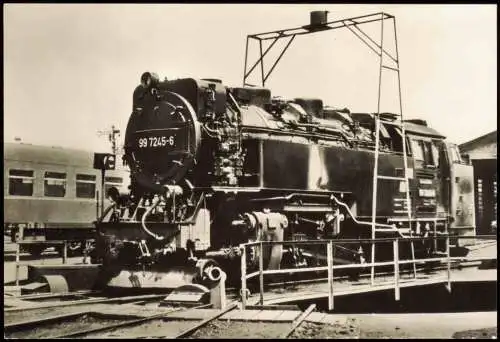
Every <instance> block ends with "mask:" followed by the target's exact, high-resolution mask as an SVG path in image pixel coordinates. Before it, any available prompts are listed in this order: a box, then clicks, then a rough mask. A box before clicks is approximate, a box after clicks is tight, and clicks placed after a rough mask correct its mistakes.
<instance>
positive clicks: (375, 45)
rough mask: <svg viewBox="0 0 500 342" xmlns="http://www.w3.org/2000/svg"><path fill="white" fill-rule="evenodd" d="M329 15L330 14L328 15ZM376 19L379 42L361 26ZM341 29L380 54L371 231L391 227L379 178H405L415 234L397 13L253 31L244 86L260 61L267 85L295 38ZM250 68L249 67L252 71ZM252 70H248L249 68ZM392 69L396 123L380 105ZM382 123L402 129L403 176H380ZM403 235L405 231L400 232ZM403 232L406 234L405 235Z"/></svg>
mask: <svg viewBox="0 0 500 342" xmlns="http://www.w3.org/2000/svg"><path fill="white" fill-rule="evenodd" d="M325 18H326V17H325ZM388 20H391V21H392V23H393V28H394V29H393V30H394V46H395V56H394V55H392V54H391V53H389V52H388V51H387V50H386V49H384V21H388ZM373 22H380V32H381V33H380V42H376V41H375V39H373V38H372V37H370V35H369V34H367V33H366V32H365V31H363V30H362V29H361V28H360V27H359V26H360V25H363V24H368V23H373ZM341 28H347V29H348V30H349V31H350V32H352V33H353V34H354V35H355V36H356V37H357V38H358V39H360V40H361V41H362V42H363V43H364V44H365V45H366V46H368V47H369V48H370V50H372V51H373V52H374V53H375V54H376V55H377V56H378V57H379V61H380V63H379V82H378V98H377V112H376V113H374V114H375V151H374V152H375V153H374V166H373V189H372V218H371V230H372V239H375V235H376V234H375V233H376V231H387V230H388V229H387V228H382V229H381V228H379V229H377V227H376V226H377V225H379V226H380V224H378V223H377V222H376V216H377V188H378V181H379V179H385V180H393V181H401V182H404V183H405V192H406V205H407V216H408V218H407V220H408V221H407V222H408V233H409V236H410V237H412V229H411V227H412V213H411V208H412V206H411V201H410V186H409V181H408V177H409V174H408V158H407V153H406V151H407V147H406V133H405V127H404V124H403V104H402V98H401V78H400V70H399V52H398V42H397V32H396V18H395V16H393V15H390V14H387V13H384V12H378V13H373V14H368V15H363V16H357V17H352V18H347V19H340V20H335V21H329V22H325V23H319V24H312V23H311V25H305V26H300V27H296V28H291V29H284V30H276V31H270V32H264V33H259V34H251V35H248V36H247V40H246V46H245V66H244V72H243V86H247V85H250V84H248V83H247V79H248V78H249V77H250V75H252V73H253V72H254V70H255V68H256V67H257V65H259V64H260V74H261V85H262V87H265V84H266V81H267V79H268V78H269V76H270V75H271V73H272V72H273V71H274V69H275V68H276V66H277V64H278V63H279V61H280V60H281V58H282V57H283V55H284V53H285V52H286V51H287V50H288V48H289V47H290V45H291V43H292V42H293V40H294V39H295V37H296V36H300V35H306V34H312V33H316V32H323V31H329V30H336V29H341ZM250 39H254V40H257V41H258V44H259V53H260V57H259V58H258V60H257V61H256V62H255V63H254V64H253V65H252V66H251V67H250V68H248V47H249V42H250ZM280 39H288V42H287V44H286V45H285V47H284V48H283V49H282V51H281V53H280V54H279V56H278V58H277V59H276V60H275V61H274V63H273V64H272V66H271V68H270V69H269V70H268V71H267V72H265V71H264V58H265V57H266V55H267V54H268V52H269V51H270V50H271V49H272V48H273V46H274V45H275V44H276V42H277V41H278V40H280ZM267 40H272V41H271V43H270V44H269V45H268V46H267V48H266V49H265V50H264V51H263V50H262V47H263V46H262V45H263V44H262V42H263V41H267ZM384 57H386V59H387V58H388V59H389V60H390V61H392V63H393V66H390V65H387V63H386V62H385V61H384ZM248 69H249V70H248ZM247 70H248V71H247ZM385 70H388V71H393V72H396V74H397V79H398V80H397V82H398V84H397V86H398V100H399V113H398V114H396V115H397V117H398V118H399V120H397V121H393V122H387V121H385V120H381V118H380V104H381V96H382V74H383V71H385ZM381 122H383V123H384V124H392V125H395V126H397V127H398V128H399V129H400V130H401V135H402V145H403V146H402V147H403V162H404V175H403V176H402V177H394V176H384V175H379V174H378V172H379V170H378V159H379V149H380V126H381ZM393 228H394V229H393V230H396V231H397V232H398V233H400V232H401V231H400V230H398V229H397V228H395V227H393ZM400 234H401V233H400ZM401 235H403V234H401ZM411 250H412V258H413V260H415V254H414V253H415V251H414V245H413V242H412V243H411ZM371 258H372V262H373V260H375V244H372V249H371ZM413 269H414V275H415V276H416V264H415V263H414V264H413ZM374 275H375V269H374V267H372V270H371V282H372V284H373V283H374Z"/></svg>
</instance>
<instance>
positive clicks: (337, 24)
mask: <svg viewBox="0 0 500 342" xmlns="http://www.w3.org/2000/svg"><path fill="white" fill-rule="evenodd" d="M387 19H393V20H394V22H395V17H394V16H393V15H390V14H387V13H383V12H379V13H373V14H367V15H362V16H358V17H352V18H347V19H340V20H335V21H330V22H326V23H325V24H321V25H305V26H300V27H296V28H291V29H283V30H276V31H270V32H264V33H258V34H250V35H248V36H247V40H246V47H245V67H244V72H243V85H244V86H245V85H248V84H247V83H246V81H247V79H248V77H250V75H252V73H253V72H254V71H255V68H256V67H257V65H259V64H260V72H261V83H262V86H265V83H266V81H267V79H268V78H269V76H270V75H271V73H272V72H273V71H274V69H275V67H276V66H277V64H278V63H279V61H280V60H281V58H282V57H283V55H284V54H285V52H286V51H287V50H288V48H289V47H290V45H291V43H292V42H293V40H294V39H295V37H296V36H301V35H306V34H312V33H316V32H323V31H329V30H336V29H341V28H347V29H349V30H350V31H351V32H352V33H353V34H354V35H355V36H356V37H357V38H359V39H360V40H361V41H362V42H363V43H365V44H366V45H367V46H368V47H369V48H370V49H371V50H372V51H373V52H375V53H376V54H377V55H379V51H378V50H380V49H381V46H380V45H379V44H377V42H376V41H375V40H374V39H373V38H372V37H370V35H368V34H367V33H366V32H365V31H363V30H362V29H361V28H360V27H359V26H360V25H363V24H368V23H372V22H377V21H382V20H387ZM286 38H289V39H288V42H287V44H286V45H285V47H284V48H283V49H282V51H281V53H280V55H279V56H278V58H277V59H276V60H275V61H274V63H273V65H272V66H271V68H270V69H269V70H268V71H267V73H266V72H264V58H265V57H266V55H267V54H268V52H269V51H270V50H271V49H272V48H273V46H274V45H275V44H276V43H277V42H278V41H279V40H280V39H286ZM250 39H254V40H256V41H257V42H258V44H259V53H260V57H259V58H258V59H257V61H256V62H255V63H254V64H253V65H252V66H251V67H250V68H249V66H248V50H249V43H250ZM268 40H272V42H271V43H270V44H269V46H267V48H266V49H265V50H264V51H262V48H263V41H268ZM373 45H375V47H376V48H375V47H374V46H373ZM377 49H378V50H377ZM382 53H383V54H385V55H387V56H388V57H389V58H391V59H392V60H393V61H394V62H396V61H397V58H394V57H393V56H392V55H391V54H389V53H388V52H387V51H386V50H384V49H382ZM248 69H249V70H248ZM264 74H265V75H264Z"/></svg>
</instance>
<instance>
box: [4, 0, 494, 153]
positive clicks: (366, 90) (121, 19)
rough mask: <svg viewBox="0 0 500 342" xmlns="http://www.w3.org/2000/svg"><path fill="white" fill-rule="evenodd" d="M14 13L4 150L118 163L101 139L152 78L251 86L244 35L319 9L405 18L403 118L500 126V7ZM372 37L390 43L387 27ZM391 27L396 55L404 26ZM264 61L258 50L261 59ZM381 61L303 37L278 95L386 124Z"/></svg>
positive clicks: (286, 63)
mask: <svg viewBox="0 0 500 342" xmlns="http://www.w3.org/2000/svg"><path fill="white" fill-rule="evenodd" d="M3 6H4V7H3V9H4V12H3V13H4V18H3V19H4V21H3V22H4V88H3V89H4V141H13V140H14V138H15V137H20V138H21V140H22V141H23V142H26V143H32V144H42V145H52V146H63V147H72V148H82V149H86V150H91V151H102V152H105V151H108V150H110V143H109V141H107V139H106V137H105V136H100V135H99V134H98V131H103V130H107V129H109V128H110V127H111V125H115V126H117V127H118V128H119V129H121V130H122V131H123V132H124V131H125V128H126V125H127V120H128V117H129V115H130V113H131V110H132V93H133V90H134V88H135V87H136V86H137V85H138V84H139V81H140V76H141V74H142V73H143V72H145V71H151V72H156V73H157V74H158V75H159V76H160V78H161V79H163V78H164V77H167V78H168V79H173V78H183V77H192V78H218V79H221V80H222V81H223V82H224V84H226V85H229V86H241V84H242V75H243V67H244V56H245V41H246V36H247V35H248V34H254V33H261V32H267V31H273V30H278V29H286V28H293V27H298V26H302V25H307V24H309V12H310V11H313V10H327V11H329V14H328V19H329V20H336V19H344V18H349V17H354V16H360V15H365V14H370V13H376V12H381V11H384V12H386V13H389V14H392V15H394V16H395V17H396V25H397V37H398V52H399V60H400V65H399V66H400V75H401V80H400V81H401V90H402V93H401V94H402V106H403V115H404V117H405V118H408V119H409V118H420V119H424V120H426V121H427V123H428V125H429V126H431V127H433V128H435V129H436V130H438V131H439V132H441V133H442V134H444V135H445V136H446V137H447V138H448V139H449V140H450V141H452V142H455V143H463V142H466V141H469V140H472V139H474V138H477V137H479V136H481V135H483V134H486V133H489V132H491V131H494V130H496V128H497V55H496V54H497V37H496V32H497V28H496V6H495V5H377V4H374V5H348V4H336V5H335V4H321V5H319V4H301V5H287V4H280V5H271V4H252V5H251V4H231V5H223V4H203V5H201V4H198V5H193V4H149V5H139V4H126V5H125V4H104V5H102V4H92V5H87V4H4V5H3ZM391 25H392V23H391ZM361 27H362V28H363V30H365V32H367V33H369V34H370V35H373V37H374V38H375V39H376V40H378V39H380V23H378V24H367V25H366V26H361ZM384 27H385V29H384V31H385V34H384V46H385V47H386V48H387V49H388V51H389V52H390V53H392V54H394V51H395V49H394V44H393V40H394V38H393V37H394V36H393V35H394V32H393V31H392V26H390V25H388V24H387V23H386V26H384ZM283 43H284V42H283ZM256 51H257V46H256V45H255V46H254V45H251V46H250V57H249V58H253V61H255V56H256V55H255V53H256ZM270 54H271V52H270ZM271 57H272V55H271ZM253 61H252V62H251V61H249V62H248V63H249V64H250V63H252V64H253ZM389 62H390V61H388V62H387V64H388V65H390V66H391V64H390V63H389ZM379 63H380V60H379V58H378V56H377V55H375V54H374V52H373V51H371V50H370V49H369V48H368V47H366V46H365V45H364V44H363V43H362V42H361V41H360V40H358V38H356V36H354V35H353V34H352V33H351V32H350V31H348V30H347V29H345V28H344V29H341V30H332V31H327V32H320V33H315V34H312V35H308V36H301V37H297V39H295V41H294V42H293V43H292V45H291V46H290V48H289V49H288V50H287V52H286V54H285V55H284V56H283V58H282V60H281V62H280V63H279V64H278V65H277V67H276V69H275V70H274V72H273V74H272V75H271V76H270V78H269V80H268V82H267V83H266V87H267V88H269V89H270V90H271V92H272V94H273V96H274V95H280V96H283V97H285V98H293V97H301V96H302V97H315V98H321V99H322V100H323V102H324V104H326V105H330V106H334V107H340V108H344V107H347V108H349V109H350V110H351V111H352V112H376V111H377V91H378V76H379ZM384 63H385V62H384ZM270 65H272V61H271V60H269V61H267V60H266V61H265V67H266V68H269V66H270ZM392 66H393V65H392ZM394 75H395V73H392V74H391V73H390V72H384V73H383V76H384V77H383V79H382V96H381V99H382V101H381V111H392V112H399V110H398V108H399V105H398V102H397V87H396V85H397V78H395V77H394ZM250 81H251V82H250V83H253V84H258V82H259V79H251V80H250ZM123 138H124V136H123V134H122V135H121V136H120V137H119V143H123Z"/></svg>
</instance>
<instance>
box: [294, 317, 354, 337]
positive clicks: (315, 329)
mask: <svg viewBox="0 0 500 342" xmlns="http://www.w3.org/2000/svg"><path fill="white" fill-rule="evenodd" d="M358 337H359V327H358V324H357V323H356V321H355V320H348V322H347V324H346V325H341V324H319V323H311V322H303V323H302V324H301V325H300V326H299V327H298V328H297V329H295V331H294V332H293V334H292V335H291V336H290V337H289V338H300V339H302V338H321V339H328V338H358Z"/></svg>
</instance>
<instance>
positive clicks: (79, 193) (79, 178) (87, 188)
mask: <svg viewBox="0 0 500 342" xmlns="http://www.w3.org/2000/svg"><path fill="white" fill-rule="evenodd" d="M95 181H96V176H94V175H81V174H77V175H76V197H78V198H95Z"/></svg>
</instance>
